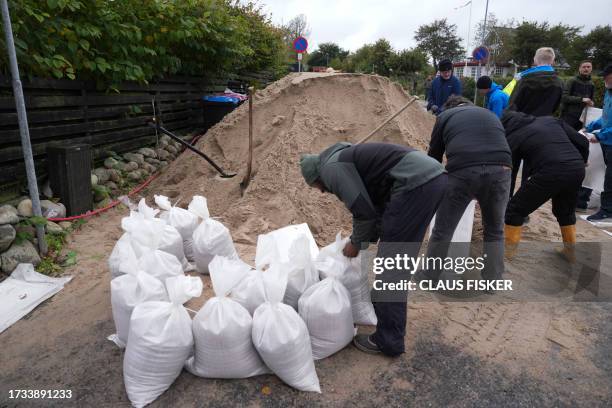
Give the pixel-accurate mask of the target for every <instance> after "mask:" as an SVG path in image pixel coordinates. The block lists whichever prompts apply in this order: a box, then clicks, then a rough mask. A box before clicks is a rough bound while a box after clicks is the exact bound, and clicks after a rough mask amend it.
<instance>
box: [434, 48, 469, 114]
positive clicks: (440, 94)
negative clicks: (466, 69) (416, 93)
mask: <svg viewBox="0 0 612 408" xmlns="http://www.w3.org/2000/svg"><path fill="white" fill-rule="evenodd" d="M438 71H440V76H439V77H436V79H434V80H433V82H432V83H431V91H430V92H429V95H428V98H427V110H430V111H431V112H432V113H433V114H435V115H439V114H440V113H442V111H443V109H442V106H444V104H445V103H446V100H447V99H448V97H449V96H451V95H459V96H461V82H459V79H457V77H456V76H454V75H453V63H452V62H451V60H448V59H444V60H442V61H440V63H439V64H438Z"/></svg>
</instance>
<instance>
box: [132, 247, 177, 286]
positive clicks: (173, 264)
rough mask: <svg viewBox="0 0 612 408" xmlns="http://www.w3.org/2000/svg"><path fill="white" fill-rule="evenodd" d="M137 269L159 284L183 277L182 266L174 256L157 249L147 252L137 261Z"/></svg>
mask: <svg viewBox="0 0 612 408" xmlns="http://www.w3.org/2000/svg"><path fill="white" fill-rule="evenodd" d="M138 269H140V270H143V271H145V272H146V273H148V274H149V275H151V276H154V277H156V278H157V279H159V280H160V281H161V282H166V279H167V278H171V277H173V276H182V275H183V265H181V262H180V261H179V260H178V259H177V258H176V256H174V255H172V254H169V253H167V252H164V251H160V250H159V249H154V250H150V249H149V250H147V251H145V252H143V254H142V256H141V257H140V258H139V259H138Z"/></svg>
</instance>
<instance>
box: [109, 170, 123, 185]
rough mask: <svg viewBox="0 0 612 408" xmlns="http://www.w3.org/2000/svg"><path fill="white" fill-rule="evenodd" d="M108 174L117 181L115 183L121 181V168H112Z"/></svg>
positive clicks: (113, 180)
mask: <svg viewBox="0 0 612 408" xmlns="http://www.w3.org/2000/svg"><path fill="white" fill-rule="evenodd" d="M108 175H109V178H110V181H112V182H115V183H121V173H119V170H115V169H110V170H109V171H108Z"/></svg>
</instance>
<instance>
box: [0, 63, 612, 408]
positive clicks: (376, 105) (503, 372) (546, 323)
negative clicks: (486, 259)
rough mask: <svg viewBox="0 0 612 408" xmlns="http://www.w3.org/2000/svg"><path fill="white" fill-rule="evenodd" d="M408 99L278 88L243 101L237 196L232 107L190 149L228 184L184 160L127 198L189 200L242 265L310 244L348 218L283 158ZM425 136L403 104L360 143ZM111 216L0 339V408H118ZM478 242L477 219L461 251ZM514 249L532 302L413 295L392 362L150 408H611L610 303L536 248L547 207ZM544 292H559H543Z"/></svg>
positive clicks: (592, 232)
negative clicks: (305, 384) (199, 199)
mask: <svg viewBox="0 0 612 408" xmlns="http://www.w3.org/2000/svg"><path fill="white" fill-rule="evenodd" d="M408 98H409V96H408V95H407V94H406V93H405V92H404V91H403V90H402V89H401V87H400V86H399V85H397V84H394V83H391V82H390V81H389V80H388V79H386V78H383V77H378V76H368V75H349V74H334V75H329V74H315V75H312V74H300V75H291V76H288V77H286V78H284V79H282V80H281V81H278V82H276V83H274V84H272V85H271V86H269V87H268V88H266V89H265V90H262V91H260V92H258V94H257V96H256V98H255V104H254V105H255V106H254V112H255V119H254V135H255V151H254V173H255V174H254V176H253V179H252V181H251V183H250V186H249V187H248V189H247V190H246V191H245V192H244V195H242V194H241V191H240V187H239V182H240V180H241V179H242V177H243V175H244V171H245V169H246V162H245V160H246V157H247V149H248V142H247V135H248V110H247V106H246V105H243V106H241V107H240V108H238V109H237V110H236V111H234V112H233V113H231V114H230V115H228V116H227V117H226V118H225V119H224V120H223V121H222V122H221V123H219V124H218V125H216V126H215V127H214V128H212V129H210V130H209V131H208V132H207V134H206V135H205V136H204V137H203V138H202V139H201V140H200V141H199V143H198V147H199V148H201V149H202V150H204V151H205V152H206V153H207V154H210V155H211V156H212V157H213V158H214V160H216V161H218V162H219V163H220V164H221V165H222V167H223V168H224V169H227V170H228V171H238V172H239V174H238V176H237V177H236V178H233V179H222V178H220V177H218V176H217V174H216V173H215V171H214V170H213V169H211V168H210V166H209V165H208V164H207V163H206V162H205V161H204V160H202V159H200V158H199V157H197V156H196V155H194V154H193V153H191V152H189V151H186V152H183V153H182V154H181V155H180V156H179V158H178V159H177V160H176V161H175V162H174V163H172V164H171V165H170V166H169V167H168V169H167V170H166V171H165V172H164V173H163V174H162V175H161V176H160V177H159V178H158V179H156V180H155V181H154V182H153V183H152V184H151V185H150V186H149V187H148V188H147V190H145V191H143V192H142V194H143V196H144V197H145V198H147V200H148V202H149V204H153V200H152V196H153V194H165V195H168V196H169V197H171V198H172V200H173V201H177V200H179V204H180V205H182V206H186V205H187V204H188V202H189V200H190V199H191V196H192V195H196V194H200V195H204V196H206V197H207V199H208V203H209V207H210V211H211V215H212V216H214V217H218V218H219V219H220V220H221V221H222V222H223V223H224V224H225V225H226V226H227V227H228V228H229V229H230V231H231V233H232V236H233V238H234V240H235V242H236V246H237V249H238V252H239V253H240V255H241V257H242V258H243V259H244V260H245V261H247V262H249V263H252V261H253V258H254V254H255V243H256V241H257V235H259V234H262V233H266V232H268V231H271V230H274V229H276V228H279V227H282V226H285V225H288V224H292V223H302V222H306V223H308V225H309V226H310V228H311V230H312V231H313V234H314V235H315V238H316V240H317V243H318V244H319V245H320V246H323V245H326V244H328V243H329V242H331V241H332V240H333V238H334V236H335V234H336V233H337V232H338V231H342V232H344V233H345V234H347V233H349V232H350V228H351V218H350V214H349V212H348V211H347V210H346V209H345V208H344V207H343V205H342V203H340V202H339V201H338V200H337V199H336V198H335V197H333V196H330V195H326V194H321V193H319V192H318V191H316V190H314V189H310V188H307V187H306V185H305V184H304V182H303V180H302V177H301V175H300V173H299V166H298V164H297V163H298V158H299V154H300V153H305V152H318V151H320V150H322V149H323V148H325V147H327V146H328V145H330V144H332V143H335V142H337V141H356V140H358V139H360V138H361V137H363V136H364V135H366V134H367V133H368V132H369V130H371V129H372V128H374V127H375V126H376V125H377V124H378V123H379V122H381V121H382V120H384V118H386V117H387V116H388V115H390V114H391V113H393V112H394V111H395V110H397V109H398V108H399V107H401V106H402V105H403V104H405V103H406V101H407V100H408ZM433 122H434V118H433V117H432V116H431V115H429V114H428V113H426V112H425V111H423V109H422V108H421V107H419V106H417V105H414V106H411V107H410V108H408V110H407V111H406V112H405V113H403V114H402V115H400V116H399V117H398V118H397V119H396V120H394V121H393V122H391V123H390V124H389V126H387V127H386V128H385V129H384V130H383V131H381V133H380V134H379V135H378V136H377V137H376V138H375V140H378V141H387V142H395V143H400V144H407V145H410V146H413V147H417V148H420V149H425V148H426V146H427V143H428V139H429V135H430V132H431V128H432V126H433ZM137 199H138V197H133V200H137ZM127 214H128V210H127V208H125V207H122V208H117V209H113V210H111V211H108V212H107V213H105V214H103V215H102V216H97V217H94V218H92V219H90V220H89V221H88V222H87V224H85V225H83V226H82V227H81V228H80V230H79V231H77V232H75V233H74V234H72V236H71V237H70V242H69V245H68V249H69V250H75V251H76V252H77V253H78V264H77V265H76V266H74V267H71V268H69V269H68V270H67V271H66V274H69V275H72V276H74V279H73V280H72V281H71V282H70V283H69V284H68V285H67V286H66V287H65V289H64V290H63V291H61V292H60V293H59V294H57V295H56V296H54V297H53V298H52V299H50V300H49V301H47V302H45V303H44V304H42V305H41V306H39V307H38V308H37V309H35V310H34V311H33V312H32V313H30V314H29V315H28V316H26V317H25V318H24V319H22V320H21V321H19V322H17V323H15V324H14V325H13V326H11V327H10V328H9V329H7V330H6V331H5V332H3V333H2V334H0V344H1V347H2V351H1V353H0V376H1V379H2V381H1V383H0V406H10V407H12V406H60V405H61V406H83V407H89V406H96V407H97V406H101V407H104V406H109V407H110V406H112V407H116V406H126V407H127V406H129V400H128V399H127V395H126V393H125V388H124V385H123V377H122V361H123V351H121V350H119V349H118V348H117V347H116V346H115V345H114V344H113V343H112V342H110V341H108V340H106V337H107V336H108V335H109V334H111V333H113V332H114V324H113V320H112V314H111V306H110V273H109V271H108V267H107V258H108V256H109V255H110V253H111V251H112V248H113V246H114V244H115V242H116V241H117V239H119V237H120V236H121V234H122V230H121V227H120V221H121V218H122V217H124V216H126V215H127ZM480 230H481V227H480V222H479V217H478V211H477V217H476V223H475V228H474V237H475V238H478V236H479V235H480ZM577 230H578V240H579V241H584V242H595V243H597V245H600V246H601V251H600V253H601V259H600V261H599V262H600V264H601V267H600V270H601V271H602V273H601V276H599V277H598V279H599V282H600V283H599V287H598V288H599V290H600V291H603V292H606V291H607V293H612V288H611V286H612V285H611V284H610V281H611V277H610V275H611V274H612V272H611V271H612V256H611V253H612V251H610V249H611V248H612V246H611V244H610V243H611V242H612V241H611V238H610V237H609V236H607V235H606V234H604V233H602V232H601V231H600V230H598V229H597V228H594V227H593V226H591V225H590V224H588V223H585V222H582V221H579V222H578V224H577ZM524 239H525V241H527V243H526V244H525V245H524V246H523V247H521V248H522V249H521V253H520V254H519V255H518V256H517V257H516V258H515V259H513V260H512V261H510V262H508V263H507V270H506V275H505V278H507V279H512V280H513V281H516V282H517V284H520V285H524V286H528V287H536V286H538V285H540V286H539V287H540V289H542V288H544V289H549V291H548V292H546V291H545V290H544V291H542V290H541V292H546V293H545V296H544V297H540V298H538V299H539V301H526V300H525V299H517V298H514V297H513V295H512V294H509V293H498V294H495V295H483V296H480V297H477V298H472V299H466V300H463V301H456V300H457V299H452V298H450V297H442V296H440V295H434V294H432V293H427V292H421V291H417V292H415V293H411V295H410V297H409V310H408V326H407V329H406V333H407V335H406V353H405V354H403V355H402V356H400V357H398V358H393V359H392V358H387V357H382V356H372V355H367V354H363V353H361V352H359V351H357V350H356V349H355V348H354V347H352V346H348V347H347V348H345V349H344V350H342V351H341V352H339V353H337V354H335V355H333V356H331V357H329V358H326V359H324V360H322V361H318V362H317V363H316V367H317V373H318V375H319V379H320V382H321V389H322V394H312V393H303V392H299V391H295V390H293V389H291V388H290V387H288V386H286V385H284V384H283V383H282V382H281V381H280V380H279V379H278V378H277V377H275V376H273V375H265V376H258V377H254V378H250V379H246V380H209V379H202V378H198V377H195V376H193V375H191V374H189V373H187V372H185V371H184V372H183V373H182V374H181V375H180V377H179V378H178V379H177V380H176V382H175V383H174V384H173V385H172V387H171V388H170V389H169V390H168V391H166V392H165V393H164V394H163V395H162V396H161V397H160V398H159V399H158V400H157V401H155V402H154V403H153V404H152V406H154V407H167V406H180V407H200V406H215V407H221V406H266V407H286V406H304V407H305V406H308V407H313V406H321V407H322V406H358V407H362V406H363V407H370V406H391V407H411V406H415V407H419V406H456V407H464V406H465V407H468V406H517V407H523V406H525V407H527V406H550V407H553V406H554V407H565V406H567V407H575V406H589V407H592V406H602V407H604V406H612V360H610V355H611V354H612V319H611V318H610V317H611V314H612V306H611V304H610V299H609V298H608V301H594V300H596V299H594V298H593V297H588V296H586V297H583V298H579V297H576V296H573V294H574V291H575V287H576V284H575V281H576V279H578V278H577V277H576V276H577V275H579V273H580V271H576V270H575V268H572V267H571V266H569V265H568V264H567V263H565V262H564V261H563V260H561V259H560V257H558V256H557V255H556V254H554V253H553V252H552V251H547V250H542V247H541V246H538V245H539V244H541V245H546V244H544V243H545V242H550V241H559V240H560V233H559V231H558V225H557V224H556V221H555V219H554V217H553V216H552V213H551V209H550V206H549V205H548V204H547V205H545V206H543V207H542V208H541V209H539V210H538V211H537V212H536V213H534V214H532V216H531V220H530V223H529V224H528V225H527V226H526V228H525V234H524ZM477 240H478V239H476V241H477ZM549 246H551V245H549ZM203 280H204V282H205V291H204V294H203V295H202V296H201V297H200V298H198V299H194V300H192V301H190V302H189V304H188V305H189V307H190V308H194V309H198V308H199V307H200V306H201V305H203V304H204V302H205V301H206V299H207V298H209V297H210V296H211V295H212V290H211V286H210V280H209V278H208V277H203ZM560 282H561V283H563V282H565V283H566V286H567V287H560V288H559V287H556V285H557V286H558V285H560ZM568 282H569V283H568ZM552 292H555V293H556V294H557V296H548V295H549V294H550V293H552ZM559 294H561V295H559ZM546 296H548V297H546ZM372 329H373V328H369V327H361V328H360V330H361V331H364V332H367V331H371V330H372ZM10 389H70V390H72V394H73V398H72V399H70V400H67V401H58V400H11V399H9V394H8V390H10Z"/></svg>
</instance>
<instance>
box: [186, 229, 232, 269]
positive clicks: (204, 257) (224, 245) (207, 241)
mask: <svg viewBox="0 0 612 408" xmlns="http://www.w3.org/2000/svg"><path fill="white" fill-rule="evenodd" d="M215 256H223V257H226V258H230V259H238V253H237V252H236V248H235V247H234V242H233V241H232V236H231V235H230V232H229V230H228V229H227V228H226V227H225V226H224V225H223V224H221V223H220V222H219V221H217V220H213V219H212V218H206V219H205V220H204V221H202V223H201V224H200V225H199V226H198V228H196V230H195V232H194V233H193V258H194V260H195V265H196V269H197V271H198V272H200V273H208V264H209V263H210V262H211V261H212V259H213V258H214V257H215Z"/></svg>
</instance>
